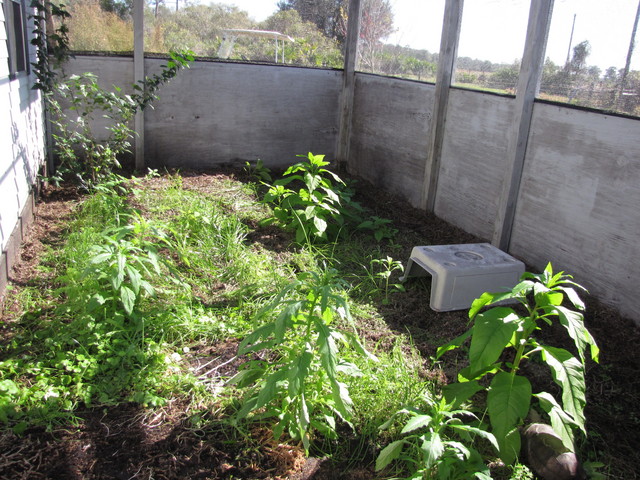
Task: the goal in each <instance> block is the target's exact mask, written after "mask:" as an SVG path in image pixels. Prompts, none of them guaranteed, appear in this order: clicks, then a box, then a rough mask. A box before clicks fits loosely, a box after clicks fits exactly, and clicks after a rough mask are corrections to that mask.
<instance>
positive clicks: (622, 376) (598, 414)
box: [0, 172, 640, 480]
mask: <svg viewBox="0 0 640 480" xmlns="http://www.w3.org/2000/svg"><path fill="white" fill-rule="evenodd" d="M211 175H216V176H219V175H234V174H233V173H229V172H224V173H216V174H207V173H202V174H200V173H192V174H186V175H185V179H184V188H188V189H194V190H200V191H203V192H204V191H206V192H210V190H211V188H212V187H211V182H210V179H211ZM358 190H359V193H358V200H359V201H361V202H362V203H363V204H364V205H366V206H367V207H369V208H370V209H372V210H373V211H374V212H375V214H376V215H379V216H380V217H385V218H391V219H393V221H394V226H395V227H396V228H397V229H398V230H399V234H398V236H397V239H398V240H397V241H398V242H399V244H400V250H399V251H398V252H397V253H395V254H394V258H398V259H406V258H408V256H409V253H410V250H411V247H412V246H413V245H417V244H425V245H426V244H434V245H438V244H453V243H469V242H476V241H479V239H477V238H475V237H473V236H471V235H469V234H467V233H465V232H463V231H461V230H459V229H457V228H454V227H452V226H451V225H449V224H447V223H446V222H444V221H442V220H440V219H438V218H436V217H434V216H432V215H428V214H425V213H424V212H421V211H418V210H416V209H413V208H411V207H410V206H409V205H407V204H406V203H404V202H402V201H400V200H398V199H396V198H394V197H392V196H390V195H384V194H381V193H380V192H379V191H377V190H374V189H370V190H369V189H368V188H367V185H366V184H365V183H364V182H362V183H359V184H358ZM78 202H79V197H78V195H77V194H76V193H75V191H74V190H73V189H53V188H50V189H48V190H45V191H44V193H43V195H42V196H41V199H40V202H39V205H38V210H37V219H36V221H35V223H34V226H33V228H32V230H31V232H30V235H29V239H28V241H27V242H25V243H24V245H23V246H22V250H21V260H20V262H19V263H18V265H17V266H16V267H15V268H14V270H13V271H12V272H11V280H12V284H13V288H14V289H20V288H21V287H23V286H25V285H36V286H38V287H39V288H41V289H43V290H47V289H48V288H50V287H51V286H52V282H53V279H52V278H48V277H47V275H46V274H43V273H42V272H38V273H37V275H36V272H37V268H38V264H39V262H40V258H41V254H42V251H43V250H44V249H45V248H46V246H47V245H53V244H59V243H60V242H62V239H63V234H64V228H65V225H66V223H65V222H67V221H68V220H69V219H70V218H71V217H72V214H73V211H74V209H75V208H76V206H77V204H78ZM251 241H259V242H264V243H265V244H267V243H268V244H269V247H270V248H271V249H273V250H277V249H278V248H284V247H286V246H287V245H286V237H283V236H282V235H279V233H278V231H277V230H268V229H266V230H260V231H257V232H254V233H252V237H251ZM408 286H409V288H408V290H407V292H406V293H402V294H395V295H393V296H392V298H391V302H390V303H389V304H388V305H386V306H383V307H382V310H381V312H382V315H383V317H384V319H385V321H386V323H387V325H388V327H389V329H390V330H391V331H394V332H397V333H399V334H406V333H407V332H408V333H409V334H411V336H412V338H413V341H414V343H415V345H416V347H417V348H418V349H419V350H420V352H421V354H422V355H423V356H424V358H425V363H428V361H429V358H430V357H432V356H433V355H434V354H435V349H436V348H437V346H438V345H439V344H441V343H443V342H444V341H446V340H447V339H451V338H453V337H454V336H456V335H458V334H460V333H462V332H463V331H464V330H465V329H466V327H467V325H466V315H465V312H448V313H436V312H433V311H432V310H431V309H430V308H429V292H428V286H429V285H428V281H426V280H417V281H416V280H412V281H410V282H409V283H408ZM11 298H12V296H9V297H8V300H7V302H6V303H5V305H4V309H3V311H4V313H5V316H6V318H5V320H9V321H8V322H1V323H0V345H2V344H6V342H7V341H8V339H9V338H10V335H11V328H10V319H11V317H12V314H13V313H12V312H14V310H15V308H14V307H15V306H14V305H12V304H11V303H10V302H11V300H10V299H11ZM585 320H586V324H587V327H588V328H589V330H590V331H591V333H592V334H593V335H594V337H595V338H596V340H597V342H598V344H599V346H600V349H601V364H600V365H597V364H594V363H593V362H591V363H589V364H588V371H587V384H588V392H587V402H588V405H587V409H586V416H587V420H588V431H589V433H590V437H589V440H588V441H587V443H586V445H585V446H584V449H583V451H584V452H591V454H592V456H593V457H594V458H596V459H598V460H599V461H601V462H603V463H605V465H607V466H606V467H605V468H604V469H603V473H605V474H607V473H608V474H609V475H610V476H609V478H620V479H634V478H637V476H636V465H638V464H640V453H639V452H640V388H639V382H640V380H639V379H638V371H640V349H639V348H638V345H640V329H639V328H638V327H637V326H636V325H635V324H634V323H633V322H632V321H630V320H629V319H625V318H622V317H621V316H620V315H618V314H617V312H615V311H614V310H613V309H611V308H608V307H605V306H603V305H601V304H599V303H598V302H597V301H596V300H594V299H592V298H587V313H586V319H585ZM366 336H367V337H368V339H369V340H372V341H381V340H384V338H385V336H386V333H385V332H375V331H372V332H368V333H367V335H366ZM545 337H546V338H545V341H547V342H548V343H550V344H556V345H557V344H562V342H563V340H562V337H563V333H562V332H561V331H556V330H552V331H551V332H547V333H545ZM235 352H236V345H235V343H234V342H226V343H222V344H220V345H203V346H202V347H201V350H200V351H194V352H193V355H194V362H196V363H194V366H196V368H197V367H198V366H201V365H204V364H205V362H206V361H208V359H217V360H215V362H213V363H209V364H207V366H206V368H203V371H207V370H212V371H213V370H215V368H216V366H218V365H220V367H221V370H220V371H215V373H214V374H213V375H221V374H224V373H229V372H230V371H232V369H233V368H234V365H233V363H231V364H225V365H222V364H223V363H224V362H226V361H228V360H229V359H231V358H232V357H233V356H234V355H235ZM216 362H217V363H216ZM225 369H226V370H225ZM444 372H445V373H446V374H447V375H449V376H454V375H455V371H454V370H452V371H448V370H447V368H445V369H444ZM533 373H534V374H535V372H533ZM214 380H215V379H212V381H214ZM545 387H546V388H548V385H545ZM190 408H191V407H190V405H187V404H179V403H177V402H173V403H170V404H169V405H167V406H165V408H163V409H162V410H160V411H157V410H156V411H154V412H153V413H150V412H149V411H146V410H144V409H142V408H141V407H140V406H138V405H134V404H129V405H120V406H118V407H111V408H96V409H90V410H86V411H81V412H76V416H77V417H78V426H77V427H74V428H61V429H58V430H55V431H53V432H46V431H44V430H42V429H30V430H27V432H26V433H25V434H24V435H23V436H20V437H18V436H15V435H14V434H13V433H10V432H4V433H0V479H152V478H153V479H218V478H220V479H222V478H226V479H232V478H252V479H261V478H264V479H267V478H268V479H277V478H282V479H284V478H289V479H292V480H303V479H315V480H324V479H332V478H336V479H338V478H348V479H356V480H357V479H367V478H372V477H373V470H372V467H371V464H367V465H362V466H357V465H355V466H354V465H349V466H344V465H343V466H341V465H338V466H335V465H331V464H330V463H329V462H327V461H324V460H321V459H313V458H312V459H305V458H304V455H303V453H302V452H301V450H300V449H299V448H295V447H291V446H288V445H285V444H281V443H276V442H274V441H273V440H272V439H270V436H269V435H268V434H267V433H266V432H261V431H260V429H259V428H257V429H255V430H254V431H253V432H251V435H250V437H249V438H248V439H247V440H246V441H247V442H250V443H251V448H247V444H246V442H245V443H244V444H242V445H240V444H238V443H237V441H236V440H234V438H236V437H234V436H233V435H230V433H229V429H231V428H232V427H231V426H229V425H227V424H225V423H223V422H220V421H219V420H215V412H212V421H211V422H209V423H207V424H206V425H201V424H194V423H193V421H192V419H191V418H190V414H189V412H190ZM247 452H251V453H247Z"/></svg>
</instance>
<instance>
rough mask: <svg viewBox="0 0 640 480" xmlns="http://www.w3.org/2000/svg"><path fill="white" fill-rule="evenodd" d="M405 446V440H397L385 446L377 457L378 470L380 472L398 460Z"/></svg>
mask: <svg viewBox="0 0 640 480" xmlns="http://www.w3.org/2000/svg"><path fill="white" fill-rule="evenodd" d="M403 446H404V440H396V441H395V442H391V443H390V444H389V445H387V446H386V447H384V448H383V449H382V451H381V452H380V454H379V455H378V458H377V459H376V472H379V471H380V470H382V469H383V468H385V467H386V466H387V465H389V464H390V463H391V462H393V461H394V460H396V459H397V458H398V457H399V456H400V453H401V452H402V447H403Z"/></svg>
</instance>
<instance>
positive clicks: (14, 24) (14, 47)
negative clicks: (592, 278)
mask: <svg viewBox="0 0 640 480" xmlns="http://www.w3.org/2000/svg"><path fill="white" fill-rule="evenodd" d="M4 7H5V12H4V15H5V22H6V26H7V37H8V38H7V49H8V53H9V58H8V61H9V75H10V76H11V77H15V76H16V75H17V74H19V73H21V72H28V69H29V62H28V56H27V28H26V15H25V11H24V7H23V5H22V2H21V1H15V0H5V2H4Z"/></svg>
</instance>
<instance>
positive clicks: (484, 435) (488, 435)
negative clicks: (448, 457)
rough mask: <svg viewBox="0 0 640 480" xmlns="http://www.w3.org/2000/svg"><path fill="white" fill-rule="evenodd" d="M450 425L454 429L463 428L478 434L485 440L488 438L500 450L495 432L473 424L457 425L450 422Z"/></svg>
mask: <svg viewBox="0 0 640 480" xmlns="http://www.w3.org/2000/svg"><path fill="white" fill-rule="evenodd" d="M449 427H450V428H452V429H454V430H462V431H465V432H468V433H471V434H473V435H476V436H478V437H480V438H484V439H485V440H488V441H489V443H491V445H493V448H495V449H496V452H497V451H500V447H499V445H498V440H497V439H496V437H495V435H493V433H490V432H487V431H486V430H483V429H482V428H478V427H473V426H471V425H464V424H462V425H456V424H449Z"/></svg>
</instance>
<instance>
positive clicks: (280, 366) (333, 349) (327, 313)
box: [230, 269, 374, 451]
mask: <svg viewBox="0 0 640 480" xmlns="http://www.w3.org/2000/svg"><path fill="white" fill-rule="evenodd" d="M345 286H346V285H345V283H344V282H343V281H342V280H341V279H339V278H337V277H336V271H335V270H333V269H326V270H324V271H323V272H320V273H316V272H309V273H302V274H300V275H299V276H298V279H297V280H296V281H294V282H292V283H291V284H289V285H288V286H287V287H285V288H284V289H283V290H282V291H281V292H280V293H278V295H276V297H275V299H274V300H273V301H272V302H270V303H269V304H268V305H267V306H265V307H264V308H263V309H262V311H261V312H259V314H258V317H259V318H264V317H268V318H272V317H273V316H275V319H273V320H271V321H269V322H268V323H266V324H264V325H262V326H261V327H259V328H258V329H256V330H255V331H254V332H253V333H251V334H249V335H248V336H247V337H246V338H245V339H244V340H243V341H242V343H241V344H240V347H239V349H238V353H239V354H240V355H246V354H250V353H254V352H261V351H263V350H267V352H268V353H267V354H266V355H267V356H269V357H274V358H270V359H269V361H266V360H250V361H249V362H247V363H246V364H245V366H244V368H243V370H242V371H240V372H239V373H238V374H237V375H236V376H235V377H234V378H233V379H232V380H231V381H230V382H231V383H232V384H237V385H238V386H239V387H247V386H253V388H252V389H251V393H250V394H249V395H248V397H247V398H246V399H245V401H244V405H243V407H242V409H241V410H240V411H239V412H238V415H237V417H238V419H243V418H246V417H247V416H248V415H249V413H250V412H257V411H260V410H261V409H263V408H264V407H266V411H264V412H263V413H258V414H256V415H257V416H258V417H266V418H269V417H276V418H277V419H278V422H277V425H276V426H275V428H274V435H275V437H276V438H278V437H280V436H281V435H282V433H283V432H285V431H286V432H288V434H289V435H290V436H291V438H293V439H294V440H298V441H301V442H302V443H303V445H304V447H305V449H306V450H307V451H308V450H309V444H310V430H315V431H318V432H320V433H321V434H323V435H325V436H327V437H329V438H336V436H337V433H336V421H337V420H341V421H343V422H346V423H347V424H349V421H350V420H351V417H352V415H353V408H352V401H351V397H350V395H349V391H348V388H347V385H346V384H345V383H343V382H342V381H341V380H340V377H341V375H346V376H357V375H360V370H359V369H358V368H357V367H356V366H355V365H354V364H352V363H349V362H346V361H344V360H342V359H341V357H340V346H341V345H342V346H348V347H351V348H354V349H356V350H357V351H359V352H360V353H361V354H362V355H366V356H368V357H369V358H374V357H372V356H371V355H370V354H369V353H368V352H367V351H366V350H365V349H364V348H363V347H362V345H361V344H360V341H359V340H358V337H357V335H356V333H354V332H349V331H340V330H338V329H337V328H336V320H337V319H338V318H342V319H344V320H346V321H348V322H351V321H352V319H351V316H350V314H349V307H348V304H347V301H346V300H345V298H344V297H343V296H342V294H341V291H342V289H344V288H345Z"/></svg>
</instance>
